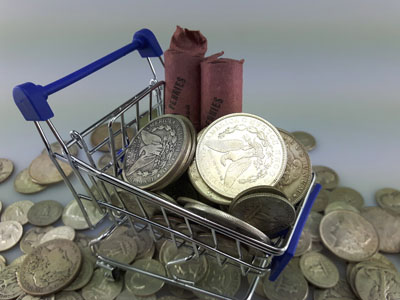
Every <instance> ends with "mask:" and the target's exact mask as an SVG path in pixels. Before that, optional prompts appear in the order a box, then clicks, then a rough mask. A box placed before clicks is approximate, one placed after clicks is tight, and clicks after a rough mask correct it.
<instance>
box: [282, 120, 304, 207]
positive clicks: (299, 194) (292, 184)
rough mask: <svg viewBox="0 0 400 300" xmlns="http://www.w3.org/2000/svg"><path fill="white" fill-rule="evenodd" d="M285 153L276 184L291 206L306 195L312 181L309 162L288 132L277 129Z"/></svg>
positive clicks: (302, 148) (301, 148) (300, 146)
mask: <svg viewBox="0 0 400 300" xmlns="http://www.w3.org/2000/svg"><path fill="white" fill-rule="evenodd" d="M278 130H279V133H280V134H281V136H282V138H283V140H284V142H285V145H286V151H287V163H286V168H285V172H284V173H283V176H282V177H281V179H280V180H279V181H278V183H277V184H276V187H277V188H279V189H280V190H282V191H283V192H284V193H285V194H286V195H287V196H288V200H289V201H290V203H291V204H293V205H294V204H296V203H298V202H299V201H300V200H302V199H303V198H304V196H305V195H306V193H307V191H308V189H309V187H310V185H311V180H312V169H311V161H310V157H309V156H308V153H307V150H306V149H305V148H304V147H303V146H302V145H301V144H300V143H299V142H298V141H297V140H296V139H295V138H294V136H292V135H291V134H290V133H289V132H287V131H285V130H283V129H280V128H279V129H278Z"/></svg>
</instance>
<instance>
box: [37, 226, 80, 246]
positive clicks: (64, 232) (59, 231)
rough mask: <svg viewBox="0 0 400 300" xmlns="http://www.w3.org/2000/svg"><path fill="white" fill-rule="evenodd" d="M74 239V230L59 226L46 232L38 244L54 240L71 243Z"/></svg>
mask: <svg viewBox="0 0 400 300" xmlns="http://www.w3.org/2000/svg"><path fill="white" fill-rule="evenodd" d="M74 238H75V230H74V229H73V228H72V227H69V226H59V227H55V228H53V229H50V230H49V231H48V232H46V233H45V234H44V235H43V236H42V238H41V239H40V244H43V243H45V242H48V241H51V240H56V239H65V240H70V241H73V240H74Z"/></svg>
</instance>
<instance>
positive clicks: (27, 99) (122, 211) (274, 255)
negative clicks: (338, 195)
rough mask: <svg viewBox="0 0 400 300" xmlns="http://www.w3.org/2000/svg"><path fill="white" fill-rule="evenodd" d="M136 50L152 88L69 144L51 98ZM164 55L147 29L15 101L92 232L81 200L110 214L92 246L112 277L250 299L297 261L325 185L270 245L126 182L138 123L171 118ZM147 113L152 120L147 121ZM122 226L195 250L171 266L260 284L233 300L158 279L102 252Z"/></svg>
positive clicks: (73, 135)
mask: <svg viewBox="0 0 400 300" xmlns="http://www.w3.org/2000/svg"><path fill="white" fill-rule="evenodd" d="M135 50H137V51H138V52H139V54H140V55H141V56H142V57H145V58H146V59H147V61H148V64H149V66H150V70H151V74H152V76H151V79H150V83H149V85H148V86H146V87H145V88H144V89H143V90H142V91H140V92H139V93H138V94H136V95H135V96H134V97H132V98H131V99H129V100H127V101H126V102H124V103H122V104H121V105H119V106H118V107H117V108H116V109H114V110H113V111H112V112H110V113H109V114H107V115H106V116H104V117H102V118H101V119H100V120H99V121H97V122H96V123H94V124H93V125H91V126H90V127H88V128H87V129H85V130H83V131H81V132H78V131H75V130H72V131H71V132H70V137H68V138H67V139H64V138H63V137H61V135H60V134H59V132H58V131H57V129H56V127H55V126H54V124H53V123H52V121H51V118H52V117H53V116H54V114H53V112H52V110H51V108H50V106H49V104H48V103H47V98H48V96H49V95H51V94H53V93H55V92H57V91H59V90H61V89H63V88H65V87H67V86H69V85H71V84H73V83H74V82H76V81H78V80H80V79H82V78H84V77H86V76H88V75H90V74H92V73H94V72H96V71H97V70H99V69H101V68H103V67H105V66H107V65H108V64H110V63H112V62H114V61H116V60H118V59H120V58H121V57H123V56H125V55H126V54H128V53H131V52H133V51H135ZM162 53H163V52H162V50H161V48H160V46H159V44H158V42H157V40H156V38H155V36H154V35H153V33H152V32H151V31H150V30H148V29H142V30H140V31H138V32H136V33H135V35H134V37H133V40H132V42H131V43H129V44H128V45H126V46H124V47H122V48H120V49H118V50H116V51H114V52H112V53H111V54H109V55H106V56H105V57H103V58H101V59H99V60H97V61H95V62H93V63H91V64H89V65H87V66H86V67H83V68H82V69H80V70H78V71H75V72H73V73H71V74H70V75H68V76H66V77H63V78H61V79H59V80H57V81H55V82H53V83H50V84H48V85H46V86H41V85H36V84H33V83H30V82H28V83H24V84H21V85H18V86H16V87H15V88H14V90H13V96H14V101H15V103H16V105H17V106H18V108H19V109H20V111H21V113H22V115H23V116H24V118H25V119H26V120H27V121H33V123H34V125H35V127H36V128H37V130H38V132H39V135H40V137H41V138H42V140H43V142H44V144H45V146H46V149H47V151H48V154H49V156H50V158H51V160H52V161H53V163H54V164H55V166H56V167H57V169H58V171H59V172H60V174H61V175H62V177H63V179H64V181H65V184H66V185H67V186H68V188H69V189H70V190H71V192H72V194H73V196H74V198H75V199H76V201H77V203H78V205H79V207H80V208H81V210H82V214H83V216H84V217H85V219H86V221H87V223H88V225H89V227H90V228H92V229H93V228H95V227H96V224H92V222H91V220H90V219H89V217H88V213H87V212H86V210H85V207H84V205H83V203H82V202H83V201H82V200H90V201H92V202H93V204H94V205H95V207H96V208H97V209H99V210H101V211H103V212H104V213H105V215H106V216H108V219H109V220H111V222H112V223H111V226H110V227H109V228H108V229H107V230H106V231H105V233H103V234H101V235H100V236H99V237H98V238H96V239H94V240H93V241H92V242H91V249H92V251H93V253H94V255H95V256H96V257H97V260H98V265H100V266H102V267H104V268H107V269H108V270H110V271H111V272H110V274H113V276H117V274H118V271H119V270H130V271H134V272H139V273H142V274H146V275H148V276H152V277H154V278H158V279H162V280H164V281H165V282H167V283H170V284H172V285H177V286H181V287H184V288H187V289H190V290H192V291H199V292H203V293H205V294H207V295H209V296H212V297H216V298H219V299H251V297H252V295H253V293H254V291H255V288H256V285H257V283H258V281H259V280H260V278H261V276H263V275H265V274H267V272H268V274H269V275H268V276H269V279H270V280H275V279H276V278H277V277H278V275H279V274H280V272H281V271H282V270H283V269H284V267H285V266H286V264H287V263H288V262H289V261H290V259H291V258H292V257H293V254H294V252H295V250H296V246H297V242H298V240H299V237H300V234H301V231H302V229H303V226H304V223H305V221H306V219H307V216H308V214H309V212H310V209H311V206H312V204H313V202H314V200H315V198H316V197H317V195H318V192H319V190H320V188H321V187H320V185H318V184H316V185H314V181H315V175H314V174H313V182H312V185H311V187H310V189H309V190H308V192H307V194H306V197H305V198H304V200H303V201H301V202H300V203H299V204H298V205H297V219H296V221H295V223H294V224H293V226H291V227H290V228H289V229H288V230H287V231H286V233H285V234H283V235H282V236H280V237H279V238H277V239H275V240H274V241H273V242H271V244H268V243H265V242H262V241H260V240H257V239H254V238H251V237H248V236H246V235H244V234H241V233H240V232H236V231H234V230H232V229H230V228H227V227H225V226H222V225H220V224H218V223H216V222H213V221H210V220H208V219H206V218H204V217H201V216H199V215H196V214H195V213H193V212H191V211H188V210H186V209H184V208H182V207H180V206H178V205H176V204H174V203H171V202H170V201H167V200H166V199H165V198H163V197H161V196H158V195H156V194H154V193H151V192H148V191H145V190H142V189H140V188H138V187H136V186H133V185H131V184H129V183H127V182H125V181H123V180H122V176H121V172H122V165H123V157H124V154H125V151H126V149H127V147H128V145H129V140H130V137H129V134H128V131H132V130H133V131H134V132H138V130H139V129H140V128H139V127H140V122H139V120H140V119H141V118H143V116H144V117H145V118H148V119H149V120H151V119H152V118H153V114H152V111H153V110H156V111H157V112H158V113H159V114H161V113H162V112H163V111H164V110H163V105H164V102H163V98H164V90H165V89H164V85H165V83H164V82H163V81H159V80H158V79H157V76H156V72H155V68H154V66H153V63H152V61H151V60H150V57H157V58H159V60H160V62H161V64H162V65H164V64H163V60H162V58H161V55H162ZM146 111H147V112H148V113H146V114H143V113H145V112H146ZM104 124H106V126H107V128H108V137H107V138H105V139H104V140H103V141H102V142H100V143H99V144H97V145H91V144H90V143H89V142H88V138H89V137H90V134H91V133H92V132H93V131H94V130H95V129H96V128H98V127H99V126H102V125H103V126H104ZM115 124H118V126H117V128H116V126H113V125H115ZM48 136H52V138H48ZM117 139H119V140H120V141H121V142H122V147H121V149H116V146H115V141H116V140H117ZM54 141H57V142H58V143H59V144H60V145H61V151H56V150H55V149H53V148H52V147H51V143H52V142H54ZM75 145H77V146H78V147H79V148H80V149H83V155H82V154H81V155H79V157H78V155H75V154H72V151H70V150H71V147H73V146H75ZM107 145H108V149H109V150H108V151H109V154H110V157H111V161H110V163H109V164H107V165H106V166H105V167H103V168H99V167H98V166H97V164H96V162H95V157H96V155H97V156H98V155H99V149H100V148H102V147H104V146H107ZM60 161H63V162H67V163H69V165H70V166H71V167H72V170H73V174H74V176H75V177H76V178H77V179H78V180H72V179H71V178H70V177H68V176H67V175H66V174H65V173H64V171H63V169H62V168H61V166H60V163H59V162H60ZM117 189H118V190H124V191H126V192H128V193H131V195H134V197H135V200H136V202H137V205H138V207H139V208H140V213H137V212H132V211H129V210H128V209H126V206H125V203H124V202H123V201H122V200H121V199H120V198H119V196H118V193H117ZM112 194H114V195H117V198H118V200H119V201H120V205H115V203H112V202H111V201H110V197H111V195H112ZM149 204H150V205H153V206H157V207H159V210H160V212H161V214H162V220H161V221H160V220H159V219H158V220H155V219H152V218H150V216H149V215H148V214H147V212H146V209H145V205H149ZM173 216H175V217H176V216H179V217H180V218H182V220H183V224H185V226H186V228H185V230H182V229H179V230H178V229H177V228H176V227H175V226H174V224H173V222H172V221H171V218H173ZM120 226H131V227H132V229H133V230H135V231H136V232H138V231H141V230H144V229H145V228H147V229H146V230H149V234H150V235H151V237H152V238H153V239H154V241H157V240H159V239H160V238H165V237H166V236H167V237H168V238H169V239H170V240H172V241H173V242H174V243H175V244H176V246H177V247H189V248H190V249H191V251H192V253H191V254H190V255H188V256H187V257H184V258H182V259H179V260H176V261H172V262H170V263H168V265H169V266H170V265H173V264H179V263H182V262H184V261H188V260H191V259H198V257H199V256H201V255H208V256H214V257H215V258H216V259H217V261H218V263H219V265H220V266H222V265H224V264H231V265H234V266H236V267H237V268H240V271H241V274H242V275H243V276H246V275H248V274H254V275H256V276H253V278H254V280H252V282H251V284H249V286H248V288H246V289H245V291H244V292H243V293H241V294H240V295H239V296H236V298H230V297H228V296H226V295H220V294H218V293H216V292H215V291H210V290H207V289H204V288H200V287H198V286H196V284H195V283H194V282H189V281H187V280H183V279H181V278H177V277H176V276H175V277H169V276H161V275H158V274H153V273H150V272H148V271H145V270H142V269H139V268H135V267H133V266H131V265H128V264H123V263H120V262H118V261H116V260H114V259H111V258H109V257H106V256H104V255H100V254H99V252H98V251H97V244H98V243H99V242H100V241H102V240H104V239H105V238H108V237H110V236H112V234H113V233H114V232H115V230H116V229H117V228H118V227H120ZM195 226H197V227H198V226H202V228H203V229H205V230H207V231H208V232H209V234H210V235H211V237H212V238H211V239H212V243H211V244H210V243H205V242H204V240H200V239H198V238H197V236H196V235H195V233H194V232H195V230H194V227H195ZM222 238H223V239H225V240H227V239H228V240H230V241H231V242H234V245H236V249H233V251H229V253H228V252H225V251H223V250H221V248H220V247H219V244H220V239H222ZM243 249H247V250H248V253H252V256H251V259H248V258H247V257H246V258H245V257H244V253H243ZM231 250H232V249H231ZM232 252H234V253H232ZM246 281H247V280H246Z"/></svg>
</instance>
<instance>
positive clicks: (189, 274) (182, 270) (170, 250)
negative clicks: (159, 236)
mask: <svg viewBox="0 0 400 300" xmlns="http://www.w3.org/2000/svg"><path fill="white" fill-rule="evenodd" d="M192 254H193V249H192V248H187V247H180V248H177V247H176V245H175V243H174V242H172V241H170V240H166V241H165V242H164V244H163V245H162V246H161V249H160V253H159V256H160V258H159V260H160V262H161V263H163V264H164V266H165V268H166V270H167V273H168V275H169V276H171V277H173V278H177V279H181V280H187V281H192V282H198V281H200V280H201V279H202V278H203V277H204V275H205V274H206V272H207V268H208V264H207V259H206V257H205V255H201V256H200V257H198V258H192V259H190V260H188V261H185V262H181V263H176V264H171V263H170V262H171V261H176V260H179V259H182V258H185V257H189V256H190V255H192Z"/></svg>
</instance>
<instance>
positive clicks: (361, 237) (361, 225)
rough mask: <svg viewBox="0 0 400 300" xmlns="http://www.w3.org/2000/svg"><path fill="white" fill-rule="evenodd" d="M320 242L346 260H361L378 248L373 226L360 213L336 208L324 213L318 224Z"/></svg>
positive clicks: (371, 254)
mask: <svg viewBox="0 0 400 300" xmlns="http://www.w3.org/2000/svg"><path fill="white" fill-rule="evenodd" d="M319 231H320V235H321V239H322V242H323V243H324V245H325V246H326V247H327V248H328V249H329V250H330V251H331V252H333V254H335V255H336V256H338V257H340V258H342V259H344V260H347V261H363V260H366V259H369V258H370V257H372V256H373V255H374V254H375V253H376V252H377V251H378V249H379V238H378V234H377V232H376V230H375V228H374V226H373V225H372V224H371V223H370V222H368V221H367V220H366V219H365V218H363V217H362V216H361V215H360V214H357V213H355V212H352V211H347V210H336V211H332V212H330V213H329V214H327V215H325V216H324V217H323V218H322V220H321V224H320V226H319Z"/></svg>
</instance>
